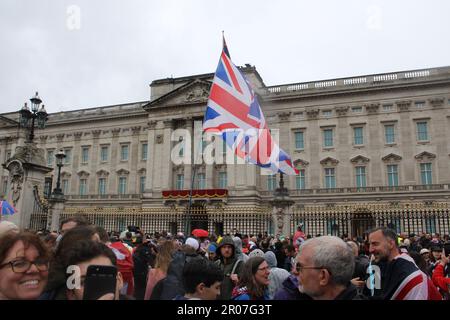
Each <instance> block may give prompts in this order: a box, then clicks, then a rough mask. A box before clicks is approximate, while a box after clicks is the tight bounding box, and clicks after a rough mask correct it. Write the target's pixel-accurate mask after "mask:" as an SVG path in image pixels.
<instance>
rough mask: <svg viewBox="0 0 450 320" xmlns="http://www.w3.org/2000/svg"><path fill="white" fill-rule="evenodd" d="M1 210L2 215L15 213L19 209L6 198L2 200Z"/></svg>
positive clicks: (0, 203)
mask: <svg viewBox="0 0 450 320" xmlns="http://www.w3.org/2000/svg"><path fill="white" fill-rule="evenodd" d="M0 212H1V213H2V216H8V215H13V214H14V213H16V212H17V210H16V209H15V208H14V207H13V206H12V205H11V204H9V203H8V201H6V200H2V201H0Z"/></svg>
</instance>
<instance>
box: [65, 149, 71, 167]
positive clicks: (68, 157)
mask: <svg viewBox="0 0 450 320" xmlns="http://www.w3.org/2000/svg"><path fill="white" fill-rule="evenodd" d="M64 153H65V155H66V157H65V158H64V163H65V164H69V163H70V162H71V161H72V149H65V150H64Z"/></svg>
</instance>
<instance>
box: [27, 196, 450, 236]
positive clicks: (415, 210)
mask: <svg viewBox="0 0 450 320" xmlns="http://www.w3.org/2000/svg"><path fill="white" fill-rule="evenodd" d="M74 215H82V216H84V217H86V218H87V219H88V220H89V221H90V222H91V223H94V224H96V225H99V226H102V227H104V228H105V229H106V230H107V231H123V230H125V229H126V227H127V226H128V225H135V226H140V227H141V230H143V231H144V232H147V233H154V232H156V231H158V232H161V231H167V232H171V233H173V234H175V233H176V232H179V231H182V232H185V233H188V234H189V233H190V232H191V230H192V229H195V228H201V229H207V230H208V231H209V232H215V233H216V234H227V233H234V232H240V233H242V234H258V233H264V232H268V233H269V234H273V233H274V226H273V220H272V208H270V207H263V206H261V207H257V206H255V207H250V206H248V207H245V206H242V207H232V206H226V205H225V206H198V207H193V208H191V210H190V211H189V210H188V209H187V208H186V207H183V206H173V207H161V208H139V207H128V208H127V207H125V208H117V207H116V208H114V207H111V208H73V207H69V208H66V209H65V211H64V213H63V214H62V215H61V217H60V219H65V218H67V217H70V216H74ZM45 222H46V215H44V214H34V215H32V223H31V225H32V226H34V229H35V230H38V229H41V228H44V227H45ZM299 224H302V225H303V231H304V232H305V233H306V234H311V235H313V236H315V235H318V234H321V235H327V234H329V235H336V236H341V235H343V234H348V235H349V236H363V235H364V233H365V232H367V231H368V230H369V229H371V228H373V227H378V226H388V227H390V228H392V229H394V230H396V231H397V232H398V233H400V232H404V233H407V234H409V233H416V234H417V233H420V232H427V233H440V234H449V233H450V209H449V207H448V204H447V203H441V204H433V205H431V206H426V205H423V204H412V205H400V206H391V205H389V204H367V205H360V206H359V205H350V206H333V207H327V206H324V205H320V206H307V207H304V208H294V209H293V210H292V214H291V219H290V230H291V234H293V233H294V232H295V230H296V228H297V226H298V225H299Z"/></svg>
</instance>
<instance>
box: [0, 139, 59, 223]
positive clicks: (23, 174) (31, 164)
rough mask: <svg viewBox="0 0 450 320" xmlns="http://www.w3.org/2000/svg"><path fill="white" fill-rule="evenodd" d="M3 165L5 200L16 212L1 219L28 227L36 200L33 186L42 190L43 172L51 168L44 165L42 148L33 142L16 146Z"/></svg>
mask: <svg viewBox="0 0 450 320" xmlns="http://www.w3.org/2000/svg"><path fill="white" fill-rule="evenodd" d="M3 166H4V168H6V169H7V170H8V171H9V188H10V190H9V192H8V197H7V200H8V202H9V203H11V204H12V205H13V206H14V207H15V208H16V210H17V212H16V213H15V214H13V215H8V216H3V217H2V219H4V220H8V221H11V222H13V223H15V224H16V225H17V226H18V227H19V228H28V227H29V225H30V218H31V214H32V213H33V211H34V207H35V202H36V199H35V195H34V188H35V186H36V187H37V188H38V190H40V191H42V189H43V185H44V178H45V174H46V173H48V172H50V171H52V170H53V169H52V168H48V167H46V166H45V157H44V150H43V149H39V148H37V147H36V144H35V143H26V144H25V146H18V147H17V148H16V149H15V153H14V155H13V156H12V157H11V158H10V159H9V160H8V162H7V163H5V164H4V165H3Z"/></svg>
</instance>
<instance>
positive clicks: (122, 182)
mask: <svg viewBox="0 0 450 320" xmlns="http://www.w3.org/2000/svg"><path fill="white" fill-rule="evenodd" d="M126 193H127V178H125V177H120V178H119V194H126Z"/></svg>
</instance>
